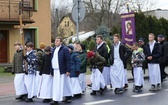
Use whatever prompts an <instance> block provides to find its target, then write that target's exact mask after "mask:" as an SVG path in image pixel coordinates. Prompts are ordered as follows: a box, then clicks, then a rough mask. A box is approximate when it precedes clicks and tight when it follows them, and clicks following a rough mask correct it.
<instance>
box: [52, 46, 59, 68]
mask: <svg viewBox="0 0 168 105" xmlns="http://www.w3.org/2000/svg"><path fill="white" fill-rule="evenodd" d="M60 47H61V46H59V47H56V49H55V51H54V55H53V58H52V68H53V69H54V70H59V63H58V51H59V50H60Z"/></svg>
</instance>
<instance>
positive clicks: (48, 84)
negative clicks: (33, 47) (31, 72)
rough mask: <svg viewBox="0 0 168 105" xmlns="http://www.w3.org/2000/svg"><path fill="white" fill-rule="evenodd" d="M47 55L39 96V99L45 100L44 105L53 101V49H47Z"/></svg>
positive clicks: (48, 47)
mask: <svg viewBox="0 0 168 105" xmlns="http://www.w3.org/2000/svg"><path fill="white" fill-rule="evenodd" d="M44 50H45V55H44V56H43V60H42V69H40V76H41V77H42V78H43V79H41V81H40V83H39V84H40V85H39V88H40V89H39V91H38V94H37V97H38V98H41V99H43V102H44V103H48V102H50V101H52V100H51V99H52V81H53V77H52V74H51V47H50V46H46V47H45V49H44Z"/></svg>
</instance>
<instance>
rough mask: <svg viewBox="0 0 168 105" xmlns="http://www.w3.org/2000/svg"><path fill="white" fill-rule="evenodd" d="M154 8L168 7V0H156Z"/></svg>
mask: <svg viewBox="0 0 168 105" xmlns="http://www.w3.org/2000/svg"><path fill="white" fill-rule="evenodd" d="M156 8H160V9H168V0H157V5H156Z"/></svg>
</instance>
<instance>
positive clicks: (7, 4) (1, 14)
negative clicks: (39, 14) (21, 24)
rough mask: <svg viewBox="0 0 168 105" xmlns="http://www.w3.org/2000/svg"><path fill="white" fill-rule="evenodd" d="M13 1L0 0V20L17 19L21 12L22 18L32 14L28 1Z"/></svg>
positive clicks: (28, 17)
mask: <svg viewBox="0 0 168 105" xmlns="http://www.w3.org/2000/svg"><path fill="white" fill-rule="evenodd" d="M20 3H21V2H15V1H7V0H0V20H10V19H11V20H12V19H19V14H20V12H22V18H23V19H30V18H31V16H32V12H31V7H30V3H29V2H23V3H21V5H20Z"/></svg>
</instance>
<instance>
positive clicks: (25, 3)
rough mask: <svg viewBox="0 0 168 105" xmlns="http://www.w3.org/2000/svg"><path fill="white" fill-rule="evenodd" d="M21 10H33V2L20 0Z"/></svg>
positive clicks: (32, 0)
mask: <svg viewBox="0 0 168 105" xmlns="http://www.w3.org/2000/svg"><path fill="white" fill-rule="evenodd" d="M22 1H23V9H27V10H35V0H22Z"/></svg>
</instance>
